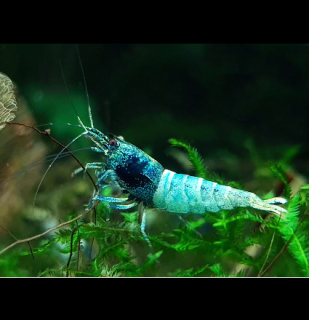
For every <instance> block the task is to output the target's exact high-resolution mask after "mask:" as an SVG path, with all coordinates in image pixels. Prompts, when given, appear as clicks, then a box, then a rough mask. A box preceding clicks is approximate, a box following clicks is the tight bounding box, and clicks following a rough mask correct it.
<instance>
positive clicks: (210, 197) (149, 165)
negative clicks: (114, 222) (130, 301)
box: [80, 121, 287, 247]
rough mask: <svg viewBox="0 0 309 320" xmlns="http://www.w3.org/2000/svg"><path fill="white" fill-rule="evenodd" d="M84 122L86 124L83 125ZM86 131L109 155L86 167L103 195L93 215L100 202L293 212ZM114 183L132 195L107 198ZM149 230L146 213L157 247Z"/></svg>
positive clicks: (120, 205) (122, 206)
mask: <svg viewBox="0 0 309 320" xmlns="http://www.w3.org/2000/svg"><path fill="white" fill-rule="evenodd" d="M80 123H81V124H82V122H81V121H80ZM82 125H83V124H82ZM83 127H84V129H85V133H84V135H85V136H86V137H88V138H89V139H90V140H91V141H93V142H94V143H95V145H96V146H95V147H93V148H92V150H93V151H95V152H99V153H101V154H103V155H104V156H105V157H106V161H105V162H95V163H88V164H87V165H86V170H87V169H96V171H95V173H96V176H97V178H98V179H97V183H96V185H97V187H98V191H97V192H96V193H95V194H94V196H93V197H92V199H91V201H90V203H89V204H88V206H87V209H86V210H87V211H89V210H91V209H92V208H93V207H94V206H95V205H96V203H98V202H99V201H104V202H107V203H108V207H107V208H112V209H119V210H126V209H129V208H133V207H135V206H137V205H139V204H142V205H143V204H144V205H146V206H153V207H156V208H159V209H162V210H166V211H168V212H173V213H178V214H182V213H190V212H191V213H197V214H204V213H205V212H218V211H220V210H223V209H224V210H231V209H233V208H236V207H253V208H256V209H259V210H265V211H271V212H274V213H275V214H277V215H279V216H281V214H282V213H285V212H287V211H286V210H285V209H283V208H281V207H279V206H278V204H284V203H286V202H287V201H286V200H285V199H283V198H272V199H268V200H262V199H261V198H259V197H258V196H257V195H255V194H254V193H251V192H247V191H242V190H238V189H234V188H231V187H229V186H223V185H219V184H217V183H215V182H212V181H207V180H204V179H202V178H198V177H192V176H189V175H186V174H177V173H175V172H173V171H170V170H166V169H164V168H163V166H162V165H161V164H160V163H159V162H158V161H156V160H155V159H153V158H152V157H150V156H149V155H147V154H146V153H145V152H143V151H142V150H140V149H139V148H137V147H136V146H134V145H132V144H130V143H128V142H126V141H123V140H121V139H119V138H117V137H116V136H114V135H112V134H107V135H104V134H103V133H102V132H100V131H99V130H97V129H95V128H93V127H92V128H86V127H85V126H84V125H83ZM108 179H110V180H111V182H112V184H113V185H114V186H116V187H117V188H118V189H120V190H121V191H122V192H123V193H129V194H130V195H129V197H127V198H114V197H105V196H102V190H103V189H105V188H106V187H108V182H107V180H108ZM132 201H133V202H132ZM141 208H142V207H141ZM139 211H140V206H139V209H138V212H139ZM107 215H109V214H108V213H107ZM145 227H146V215H145V211H143V217H142V223H141V232H142V234H143V236H144V238H145V240H146V241H147V242H148V244H149V246H150V247H151V244H150V241H149V239H148V237H147V235H146V233H145Z"/></svg>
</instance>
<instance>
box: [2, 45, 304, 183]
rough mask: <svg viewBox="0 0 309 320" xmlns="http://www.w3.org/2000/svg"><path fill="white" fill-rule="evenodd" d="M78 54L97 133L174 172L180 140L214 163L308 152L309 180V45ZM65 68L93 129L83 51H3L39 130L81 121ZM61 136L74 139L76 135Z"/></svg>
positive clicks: (128, 48)
mask: <svg viewBox="0 0 309 320" xmlns="http://www.w3.org/2000/svg"><path fill="white" fill-rule="evenodd" d="M78 48H79V52H80V56H81V60H82V65H83V68H84V70H85V77H86V81H87V85H88V90H89V96H90V99H91V101H92V105H93V110H94V113H95V119H94V121H95V126H96V127H98V128H100V129H101V130H108V131H109V132H112V133H115V134H118V135H122V136H124V137H125V139H126V140H128V141H130V142H132V143H134V144H135V145H137V146H139V147H141V148H142V149H145V148H146V149H147V148H148V150H149V149H151V152H152V154H153V156H154V157H155V158H156V159H158V160H160V161H163V162H166V163H164V165H165V166H166V165H170V166H171V165H172V164H171V163H170V162H169V160H168V159H165V156H164V152H165V151H166V149H167V146H168V144H167V140H168V139H169V138H171V137H175V138H178V139H185V140H186V141H188V142H190V143H192V144H193V145H194V146H196V147H197V148H198V150H199V151H200V152H201V153H202V155H203V156H204V157H205V159H206V161H207V158H214V157H215V158H216V157H217V158H218V157H219V158H222V157H223V158H224V155H225V157H228V156H229V155H230V154H232V155H234V156H235V157H241V158H244V159H246V158H247V157H249V155H248V144H250V143H251V142H252V141H254V145H255V147H256V148H257V150H260V151H261V155H262V157H263V158H264V159H265V161H267V160H270V159H268V157H269V158H271V160H276V159H277V160H279V159H280V157H281V154H280V153H281V152H283V149H282V148H289V147H291V146H293V145H301V150H300V152H299V154H298V156H297V158H296V159H295V161H296V162H295V165H296V166H297V169H298V170H299V171H301V172H303V173H308V166H307V165H306V164H304V163H303V162H304V161H305V159H306V158H307V156H308V147H307V136H308V126H307V125H306V122H307V115H308V111H307V110H308V101H309V94H308V85H309V82H308V80H309V59H308V58H309V46H308V45H304V44H82V45H78ZM59 61H60V62H61V65H62V68H63V72H64V74H65V78H66V82H67V83H68V87H69V90H70V91H71V95H72V96H74V95H75V92H77V91H78V92H79V94H80V97H81V99H80V100H82V99H84V101H82V102H81V103H80V105H78V106H76V109H77V112H78V113H79V114H81V115H83V120H84V122H85V123H86V124H88V123H89V122H87V121H88V119H87V115H86V113H85V112H84V111H85V110H86V109H87V102H86V94H85V90H84V88H83V77H82V72H81V68H80V65H79V59H78V55H77V53H76V46H75V45H73V44H70V45H63V44H59V45H55V44H46V45H44V44H21V45H20V44H9V45H2V46H1V47H0V70H1V71H2V72H4V73H6V74H7V75H8V76H9V77H10V78H11V79H12V80H14V81H15V82H16V83H17V85H18V86H19V89H20V91H21V92H22V94H24V96H25V97H26V99H27V101H28V102H29V104H31V108H32V110H33V112H34V113H35V119H36V122H37V124H41V123H45V122H50V121H52V122H71V123H77V120H76V117H75V114H74V111H73V108H72V103H71V102H70V98H69V97H68V94H67V91H66V89H65V84H64V81H63V78H62V75H61V70H60V63H59ZM72 92H73V94H72ZM60 94H63V95H66V96H67V97H66V101H65V103H63V101H62V103H63V104H62V105H59V103H56V105H53V106H51V104H52V103H53V101H52V98H48V97H47V96H48V95H49V96H54V97H55V96H57V95H60ZM38 96H39V97H42V96H43V98H41V99H40V98H38ZM35 99H36V100H37V101H36V100H35ZM48 99H49V100H48ZM35 102H36V103H35ZM82 109H83V110H82ZM62 130H65V129H61V132H62ZM55 131H56V130H55ZM55 134H56V133H55ZM60 135H62V138H63V139H64V140H65V137H64V135H67V133H66V132H65V131H64V133H63V134H60ZM58 137H59V136H58ZM281 147H282V148H281ZM172 169H179V168H177V166H176V168H172ZM222 170H223V172H224V169H222ZM224 174H227V173H224ZM231 178H233V177H231Z"/></svg>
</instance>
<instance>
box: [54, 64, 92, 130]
mask: <svg viewBox="0 0 309 320" xmlns="http://www.w3.org/2000/svg"><path fill="white" fill-rule="evenodd" d="M59 66H60V70H61V74H62V78H63V82H64V85H65V88H66V90H67V93H68V95H69V97H70V102H71V104H72V107H73V110H74V112H75V114H76V117H77V119H78V122H79V123H80V125H81V126H82V127H83V128H84V129H85V133H86V132H87V131H88V130H87V128H86V127H85V125H84V124H83V122H82V120H81V119H80V117H79V115H78V113H77V111H76V109H75V106H74V103H73V100H72V96H71V93H70V90H69V87H68V84H67V81H66V79H65V75H64V72H63V68H62V64H61V61H60V60H59Z"/></svg>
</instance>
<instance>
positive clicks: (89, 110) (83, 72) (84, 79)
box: [75, 44, 93, 128]
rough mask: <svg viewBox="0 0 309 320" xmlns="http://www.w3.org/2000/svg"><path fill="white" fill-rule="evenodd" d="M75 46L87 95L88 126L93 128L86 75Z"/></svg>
mask: <svg viewBox="0 0 309 320" xmlns="http://www.w3.org/2000/svg"><path fill="white" fill-rule="evenodd" d="M75 48H76V51H77V56H78V61H79V65H80V69H81V71H82V75H83V82H84V87H85V91H86V97H87V104H88V113H89V119H90V126H91V128H93V119H92V113H91V106H90V99H89V93H88V87H87V82H86V77H85V71H84V68H83V64H82V59H81V57H80V53H79V49H78V45H77V44H76V45H75Z"/></svg>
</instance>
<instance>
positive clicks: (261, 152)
mask: <svg viewBox="0 0 309 320" xmlns="http://www.w3.org/2000/svg"><path fill="white" fill-rule="evenodd" d="M71 47H72V48H71ZM79 48H80V52H81V57H82V60H83V65H84V69H85V71H86V72H85V73H86V77H85V78H86V80H87V84H88V88H89V96H90V105H91V106H92V112H93V119H94V126H95V127H96V128H99V129H100V130H101V131H102V132H104V133H106V132H112V133H115V134H120V135H122V136H123V137H124V139H125V140H126V141H129V142H131V143H133V144H134V145H136V146H138V147H139V148H141V149H142V150H143V151H145V152H147V153H148V154H149V155H151V156H152V157H153V158H155V159H156V160H158V161H159V162H160V163H161V164H162V165H163V166H164V167H165V168H166V169H170V170H173V171H175V172H177V173H186V174H189V175H192V176H198V177H202V178H204V179H206V180H210V181H214V182H217V183H219V184H222V185H228V186H231V187H233V188H236V189H241V190H246V191H250V192H253V193H255V194H257V195H258V196H259V197H261V198H262V199H269V198H272V197H277V196H278V197H284V198H286V199H288V203H287V204H286V205H284V208H285V209H286V210H287V211H288V213H287V214H285V215H284V216H282V217H281V218H279V217H278V216H276V215H274V214H272V213H267V212H266V211H259V210H255V209H253V208H236V209H233V210H230V211H225V210H223V211H220V212H218V213H208V212H206V213H205V214H203V215H198V214H182V215H177V214H171V213H168V212H164V211H161V210H157V209H153V208H147V224H146V233H147V235H148V236H149V239H150V242H151V245H152V248H150V247H149V246H148V243H147V242H146V241H145V239H144V237H143V236H142V234H141V231H140V224H141V217H140V216H139V215H138V212H137V211H136V210H137V209H136V208H132V209H130V210H127V211H125V212H121V211H117V210H113V211H111V214H110V220H108V219H107V212H106V204H105V203H99V204H98V205H97V207H96V208H95V210H92V211H91V212H89V213H88V214H87V215H85V216H83V217H81V215H82V214H83V213H84V209H85V207H86V205H87V204H88V203H89V200H90V199H91V197H92V195H91V193H92V190H93V188H94V187H93V184H92V183H91V181H90V179H88V177H87V176H86V177H85V178H83V174H79V175H76V176H74V177H73V178H72V177H71V173H72V172H73V171H74V170H76V169H78V168H79V167H80V165H79V164H77V162H76V161H75V160H74V159H73V157H71V155H70V154H69V153H67V152H64V153H63V155H61V157H59V161H58V160H57V161H56V162H55V164H54V165H53V166H52V169H51V170H50V171H49V173H48V174H47V175H46V177H45V179H44V181H43V183H42V184H40V180H41V178H42V176H43V175H44V172H45V170H46V168H47V167H48V165H49V164H50V163H51V162H52V161H53V159H54V156H55V155H54V154H57V153H58V152H59V151H60V150H61V149H62V147H61V149H59V145H57V144H56V143H54V142H55V140H57V141H59V142H61V145H62V144H63V145H66V144H68V143H69V142H70V141H72V140H73V139H74V137H76V136H78V135H79V134H80V133H81V128H80V127H78V126H74V125H67V123H68V122H69V123H77V119H76V114H75V113H74V110H73V107H72V105H73V106H74V107H75V109H76V112H77V113H78V115H79V116H80V118H81V119H82V121H83V122H84V123H85V124H86V125H89V118H88V114H87V102H86V100H87V99H86V97H85V96H86V95H85V91H84V87H83V79H80V78H81V77H80V74H81V72H80V67H79V65H78V59H77V57H76V52H75V49H74V46H62V45H59V46H58V45H55V46H53V45H44V46H42V45H20V47H18V45H7V46H1V45H0V72H4V73H5V74H6V75H8V76H9V77H10V78H11V79H12V80H13V81H14V84H17V87H18V89H19V93H18V95H17V105H18V112H17V113H16V119H14V121H16V122H19V123H23V124H28V125H29V127H28V128H24V127H22V126H17V125H15V126H14V125H9V126H5V127H3V126H1V125H0V129H2V130H1V132H0V167H1V171H0V276H2V277H9V276H12V277H20V276H25V277H27V276H41V277H51V276H59V277H83V276H85V277H88V276H89V277H124V276H127V277H137V276H146V277H147V276H149V277H158V276H161V277H204V276H208V277H247V276H251V277H257V276H258V277H267V276H269V277H289V276H291V277H292V276H299V277H307V276H309V233H308V230H309V229H308V227H309V225H308V214H309V185H308V180H307V177H309V167H308V165H307V163H308V161H307V158H308V155H309V153H308V148H307V140H306V139H307V138H306V137H307V136H308V133H307V132H306V130H308V128H309V127H308V126H307V124H306V119H307V118H308V116H306V112H307V111H306V110H308V108H307V105H308V103H309V95H308V90H307V87H308V83H309V82H308V81H309V77H308V75H309V64H308V63H307V61H308V58H307V56H308V54H309V46H299V47H297V46H293V45H280V46H279V45H278V46H271V45H204V44H198V45H123V46H121V45H98V46H96V45H81V46H79ZM59 57H60V60H61V61H62V64H63V69H64V70H63V71H64V72H63V73H64V75H65V78H66V80H67V82H68V89H69V90H66V88H65V85H64V84H63V82H62V81H61V71H60V70H59V64H58V61H57V59H58V58H59ZM14 59H15V60H14ZM53 59H54V60H53ZM59 79H60V80H59ZM71 86H73V87H74V88H73V89H72V88H71ZM10 88H11V86H10ZM67 91H69V94H68V92H67ZM0 94H1V90H0ZM6 102H7V100H6ZM3 106H4V107H5V108H3V107H2V109H3V110H2V113H1V104H0V118H1V114H2V115H4V116H2V117H3V119H2V120H5V121H11V120H12V119H13V117H15V111H16V108H15V104H10V105H9V106H8V105H3ZM4 111H5V112H4ZM50 122H51V123H52V124H51V123H50ZM46 123H48V125H47V126H45V127H44V126H41V125H42V124H46ZM37 124H39V125H37ZM32 126H33V127H36V128H39V129H40V130H42V131H39V130H37V132H35V131H33V130H32V129H31V127H32ZM45 128H46V130H45ZM102 128H103V129H102ZM44 130H45V131H44ZM171 137H177V139H170V140H169V143H170V145H169V146H168V148H167V144H166V141H167V140H168V139H169V138H171ZM51 138H53V139H54V141H51V140H52V139H51ZM178 139H179V140H178ZM182 139H185V141H188V142H183V141H182ZM180 140H181V141H180ZM90 146H91V144H90V143H89V141H87V140H86V139H83V138H81V139H80V140H78V141H77V142H76V144H74V148H75V150H73V149H74V148H72V150H73V151H72V150H71V148H70V150H71V152H72V153H73V154H74V155H75V156H76V157H77V158H78V160H79V161H80V162H81V163H82V164H84V165H85V164H86V163H88V162H96V161H102V159H101V158H100V157H99V156H98V154H97V153H95V152H92V151H91V150H90ZM192 146H194V147H192ZM46 155H48V156H47V157H46ZM62 156H63V157H62ZM65 156H68V157H66V158H65ZM44 157H45V158H44ZM42 158H43V159H44V160H42ZM60 158H61V159H60ZM89 173H90V174H91V175H92V176H93V175H94V174H93V171H91V170H89ZM231 180H234V181H231ZM39 185H40V188H39V191H38V192H37V189H38V186H39ZM104 195H105V196H110V195H112V196H113V197H118V196H119V197H121V196H122V195H121V194H119V193H117V190H112V189H111V188H108V189H105V190H104ZM51 228H52V230H51ZM17 239H19V240H17ZM21 239H25V240H21ZM15 241H19V242H16V245H14V247H9V246H10V245H12V243H15ZM7 248H8V249H7Z"/></svg>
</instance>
